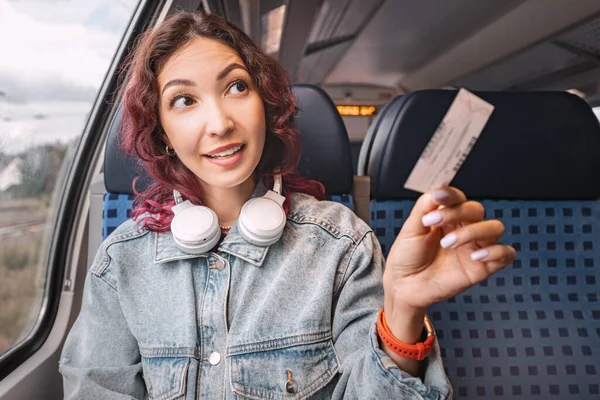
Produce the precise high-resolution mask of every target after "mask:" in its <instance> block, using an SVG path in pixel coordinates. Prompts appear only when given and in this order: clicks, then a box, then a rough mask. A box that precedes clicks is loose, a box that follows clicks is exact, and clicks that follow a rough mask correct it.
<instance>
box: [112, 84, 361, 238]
mask: <svg viewBox="0 0 600 400" xmlns="http://www.w3.org/2000/svg"><path fill="white" fill-rule="evenodd" d="M292 90H293V93H294V96H295V98H296V101H297V104H298V108H299V112H298V115H297V117H296V127H297V129H298V132H299V134H300V137H301V141H302V157H301V160H300V163H299V166H298V171H299V172H301V173H302V174H304V175H305V176H307V177H308V178H310V179H315V180H318V181H319V182H321V183H322V184H323V185H324V186H325V190H326V193H327V195H328V196H329V198H330V199H331V200H333V201H337V202H340V203H342V204H344V205H345V206H347V207H349V208H351V209H354V201H353V197H352V182H353V178H352V176H353V174H352V157H351V151H350V142H349V139H348V134H347V132H346V128H345V126H344V122H343V121H342V118H341V116H340V115H339V113H338V112H337V109H336V108H335V105H334V104H333V101H332V100H331V98H330V97H329V96H328V95H327V94H326V93H325V92H324V91H323V90H322V89H320V88H319V87H317V86H313V85H294V86H293V88H292ZM121 119H122V112H121V108H120V107H119V110H118V112H117V113H115V117H114V119H113V121H112V124H111V127H110V132H109V136H108V141H107V144H106V152H105V159H104V184H105V186H106V190H107V193H106V194H105V196H104V202H103V212H102V217H103V218H102V238H103V239H105V238H106V237H107V236H108V235H110V233H111V232H112V231H114V230H115V229H116V228H117V227H118V226H119V225H120V224H121V223H123V222H125V221H126V220H127V219H128V218H129V216H130V213H131V207H132V203H133V199H134V196H133V191H132V184H133V179H134V177H136V176H137V177H138V178H139V181H138V182H137V186H136V189H137V190H138V191H141V190H143V189H145V188H146V187H147V186H148V184H149V183H150V182H151V179H150V177H149V176H148V175H147V173H146V171H145V170H144V169H143V168H142V167H141V166H140V165H139V164H138V163H137V162H136V160H135V159H134V158H132V157H128V156H126V155H124V154H123V152H122V148H121V145H120V134H119V130H120V125H121Z"/></svg>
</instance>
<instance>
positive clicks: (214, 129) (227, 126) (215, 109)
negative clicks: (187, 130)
mask: <svg viewBox="0 0 600 400" xmlns="http://www.w3.org/2000/svg"><path fill="white" fill-rule="evenodd" d="M205 112H206V114H205V116H206V133H207V134H208V135H209V136H224V135H226V134H227V133H229V132H230V131H231V130H232V129H233V127H234V123H233V119H231V117H230V116H229V113H228V112H227V109H226V108H225V107H224V105H223V104H221V103H220V102H219V101H212V102H210V103H209V104H208V107H206V109H205Z"/></svg>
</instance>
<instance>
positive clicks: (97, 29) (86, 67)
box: [0, 0, 137, 153]
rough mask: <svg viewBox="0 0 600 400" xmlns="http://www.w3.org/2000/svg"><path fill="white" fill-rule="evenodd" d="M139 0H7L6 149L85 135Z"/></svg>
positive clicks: (3, 63)
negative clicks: (114, 56)
mask: <svg viewBox="0 0 600 400" xmlns="http://www.w3.org/2000/svg"><path fill="white" fill-rule="evenodd" d="M136 5H137V0H85V1H83V0H0V54H2V55H3V56H2V57H1V58H0V150H1V151H3V152H5V153H17V152H20V151H22V150H23V149H25V148H27V147H29V146H33V145H35V144H41V143H46V142H54V141H57V140H59V141H69V140H71V139H73V138H75V137H77V136H79V135H80V134H81V131H82V129H83V127H84V125H85V122H86V118H87V114H88V112H89V111H90V109H91V106H92V102H93V101H94V99H95V96H96V93H97V92H98V89H99V88H100V85H101V84H102V82H103V80H104V75H105V73H106V71H107V69H108V68H109V64H110V62H111V60H112V57H113V55H114V53H115V51H116V49H117V47H118V45H119V42H120V40H121V37H122V35H123V33H124V31H125V29H126V27H127V24H128V22H129V19H130V17H131V15H132V14H133V12H134V10H135V6H136Z"/></svg>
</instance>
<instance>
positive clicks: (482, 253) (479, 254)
mask: <svg viewBox="0 0 600 400" xmlns="http://www.w3.org/2000/svg"><path fill="white" fill-rule="evenodd" d="M489 255H490V252H489V251H488V250H486V249H481V250H477V251H474V252H473V253H471V259H473V260H474V261H481V260H483V259H484V258H486V257H487V256H489Z"/></svg>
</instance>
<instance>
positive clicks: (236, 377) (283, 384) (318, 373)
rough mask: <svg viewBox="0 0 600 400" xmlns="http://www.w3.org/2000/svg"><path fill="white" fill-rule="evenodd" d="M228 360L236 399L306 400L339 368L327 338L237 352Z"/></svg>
mask: <svg viewBox="0 0 600 400" xmlns="http://www.w3.org/2000/svg"><path fill="white" fill-rule="evenodd" d="M273 347H276V346H273ZM228 362H229V363H230V372H231V386H232V390H233V393H234V394H235V396H236V398H237V399H268V400H300V399H307V398H309V397H310V396H312V395H313V394H315V393H316V392H318V391H319V390H321V389H322V388H324V387H325V386H326V385H327V383H329V382H330V381H331V380H332V379H333V378H334V377H335V375H336V374H337V372H338V370H339V362H338V359H337V357H336V354H335V350H334V347H333V343H332V341H331V339H328V340H326V341H321V342H318V343H307V344H296V345H293V346H288V347H277V348H272V349H269V350H264V351H261V350H256V351H252V352H248V353H243V354H239V353H238V354H235V355H230V356H229V357H228Z"/></svg>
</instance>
